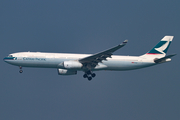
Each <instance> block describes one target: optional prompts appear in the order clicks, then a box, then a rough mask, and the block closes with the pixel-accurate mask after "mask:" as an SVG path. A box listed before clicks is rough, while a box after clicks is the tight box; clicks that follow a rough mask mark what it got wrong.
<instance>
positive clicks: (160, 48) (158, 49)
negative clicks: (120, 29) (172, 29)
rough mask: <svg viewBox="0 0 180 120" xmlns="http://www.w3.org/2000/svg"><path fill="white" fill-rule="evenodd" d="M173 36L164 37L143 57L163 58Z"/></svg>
mask: <svg viewBox="0 0 180 120" xmlns="http://www.w3.org/2000/svg"><path fill="white" fill-rule="evenodd" d="M173 37H174V36H164V38H163V39H161V41H160V42H159V43H158V44H157V45H156V46H155V47H154V48H153V49H151V50H150V51H149V52H147V53H146V54H145V55H159V56H165V55H166V53H167V51H168V48H169V46H170V44H171V41H172V40H173Z"/></svg>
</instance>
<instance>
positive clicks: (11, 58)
mask: <svg viewBox="0 0 180 120" xmlns="http://www.w3.org/2000/svg"><path fill="white" fill-rule="evenodd" d="M14 58H15V57H5V58H4V59H3V60H4V62H7V63H8V62H10V61H12V60H14Z"/></svg>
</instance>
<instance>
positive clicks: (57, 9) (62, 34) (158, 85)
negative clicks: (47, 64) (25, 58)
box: [0, 0, 180, 120]
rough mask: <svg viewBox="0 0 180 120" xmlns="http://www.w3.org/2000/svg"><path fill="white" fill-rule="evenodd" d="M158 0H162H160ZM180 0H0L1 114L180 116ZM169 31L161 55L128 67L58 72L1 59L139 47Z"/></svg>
mask: <svg viewBox="0 0 180 120" xmlns="http://www.w3.org/2000/svg"><path fill="white" fill-rule="evenodd" d="M161 1H162V2H161ZM179 4H180V1H178V0H159V1H157V0H151V1H149V0H111V1H110V0H41V1H40V0H1V1H0V51H1V52H0V53H1V54H0V58H1V62H0V66H1V67H0V72H1V74H0V119H1V120H57V119H59V120H180V95H179V93H180V73H179V71H180V68H179V61H180V57H179V51H180V50H179V48H180V47H179V46H180V41H179V40H180V36H179V35H180V33H179V32H180V13H179V11H180V7H179ZM165 35H173V36H175V37H174V39H173V42H172V44H171V46H170V48H169V51H168V54H172V53H177V56H175V57H173V58H172V61H171V62H169V63H164V64H161V65H158V66H153V67H149V68H144V69H139V70H133V71H116V72H113V71H100V72H96V74H97V76H96V77H95V78H94V79H93V80H92V81H90V82H89V81H88V80H87V79H84V78H83V77H82V76H83V72H78V74H77V75H74V76H59V75H58V73H57V70H56V69H42V68H37V69H36V68H23V71H24V72H23V74H20V73H19V68H18V67H17V66H12V65H9V64H7V63H5V62H4V61H3V58H4V57H5V56H7V55H8V54H10V53H14V52H20V51H35V52H36V51H39V52H55V53H58V52H63V53H92V54H93V53H96V52H100V51H102V50H105V49H108V48H110V47H113V46H115V45H117V44H119V43H121V42H122V41H124V40H125V39H128V40H129V42H128V44H127V45H126V46H125V47H123V48H122V49H120V50H118V51H117V52H115V53H114V54H117V55H142V54H144V53H146V52H147V51H149V50H150V49H151V48H152V47H154V46H155V45H156V44H157V43H158V42H159V41H160V40H161V39H162V38H163V37H164V36H165Z"/></svg>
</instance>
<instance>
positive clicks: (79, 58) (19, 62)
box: [3, 36, 176, 81]
mask: <svg viewBox="0 0 180 120" xmlns="http://www.w3.org/2000/svg"><path fill="white" fill-rule="evenodd" d="M173 37H174V36H164V37H163V38H162V39H161V41H160V42H159V43H158V44H157V45H156V46H155V47H154V48H152V49H151V50H150V51H149V52H147V53H146V54H144V55H141V56H119V55H113V52H115V51H116V50H118V49H120V48H122V47H123V46H125V45H126V43H127V42H128V40H125V41H124V42H122V43H121V44H119V45H117V46H115V47H112V48H110V49H107V50H105V51H102V52H99V53H96V54H70V53H45V52H17V53H12V54H9V55H8V56H7V57H5V58H4V59H3V60H4V61H5V62H7V63H9V64H12V65H15V66H19V68H20V70H19V72H20V73H22V72H23V71H22V67H35V68H56V69H57V71H58V74H59V75H75V74H77V71H83V72H84V75H83V77H84V78H87V79H88V80H89V81H90V80H92V78H94V77H95V76H96V74H95V73H94V71H100V70H111V71H125V70H134V69H140V68H145V67H149V66H154V65H158V64H160V63H165V62H169V61H171V57H173V56H175V55H176V54H172V55H167V56H166V53H167V51H168V48H169V46H170V44H171V42H172V40H173Z"/></svg>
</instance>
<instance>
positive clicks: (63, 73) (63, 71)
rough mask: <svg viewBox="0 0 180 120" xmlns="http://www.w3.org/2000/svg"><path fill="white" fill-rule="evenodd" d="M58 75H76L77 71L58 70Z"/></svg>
mask: <svg viewBox="0 0 180 120" xmlns="http://www.w3.org/2000/svg"><path fill="white" fill-rule="evenodd" d="M58 74H59V75H76V74H77V71H73V70H66V69H58Z"/></svg>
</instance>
